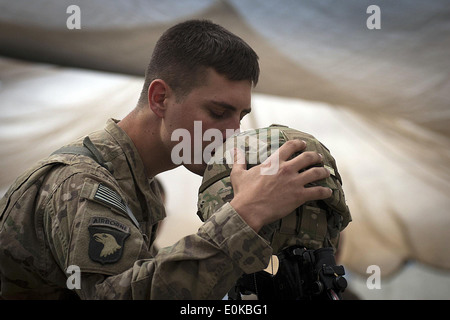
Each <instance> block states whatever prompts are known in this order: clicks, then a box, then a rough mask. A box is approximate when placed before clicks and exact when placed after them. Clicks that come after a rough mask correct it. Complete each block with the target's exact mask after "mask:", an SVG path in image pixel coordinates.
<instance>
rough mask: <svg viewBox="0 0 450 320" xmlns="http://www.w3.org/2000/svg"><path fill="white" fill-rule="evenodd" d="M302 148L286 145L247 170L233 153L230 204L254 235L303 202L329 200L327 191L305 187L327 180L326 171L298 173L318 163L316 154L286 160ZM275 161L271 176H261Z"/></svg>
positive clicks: (297, 143)
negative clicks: (231, 196)
mask: <svg viewBox="0 0 450 320" xmlns="http://www.w3.org/2000/svg"><path fill="white" fill-rule="evenodd" d="M305 148H306V143H305V142H304V141H301V140H290V141H287V142H286V143H285V144H284V145H283V146H281V148H279V149H278V150H277V151H276V152H275V153H273V154H272V155H271V156H270V157H269V158H267V160H266V161H264V162H263V163H262V164H260V165H258V166H255V167H253V168H251V169H248V170H247V169H246V164H245V157H244V155H243V153H242V151H240V150H238V149H236V150H235V153H234V163H233V169H232V171H231V175H230V177H231V184H232V186H233V190H234V198H233V200H232V201H231V202H230V204H231V205H232V206H233V208H234V209H235V210H236V211H237V212H238V214H239V215H240V216H241V217H242V219H244V221H245V222H246V223H247V224H248V225H249V226H250V227H251V228H253V229H254V230H255V231H256V232H258V231H259V230H260V229H261V228H262V227H263V226H264V225H266V224H269V223H271V222H274V221H276V220H279V219H281V218H283V217H285V216H286V215H288V214H289V213H291V212H292V211H293V210H294V209H295V208H297V207H299V206H301V205H302V204H304V203H305V202H307V201H311V200H321V199H326V198H328V197H330V196H331V194H332V191H331V189H329V188H325V187H320V186H315V187H305V185H307V184H308V183H311V182H313V181H317V180H320V179H325V178H327V177H329V176H330V172H329V171H328V170H327V169H326V168H324V167H313V168H310V169H308V170H305V171H302V172H300V173H299V171H300V170H303V169H305V168H308V167H310V166H312V165H315V164H318V163H321V162H322V156H321V155H320V154H318V153H316V152H309V151H308V152H303V153H301V154H300V155H298V156H296V157H295V158H293V159H291V160H288V159H289V158H290V157H291V156H292V155H293V154H295V153H296V152H299V151H302V150H303V149H305ZM275 157H278V159H277V158H275ZM277 160H278V161H279V164H278V170H277V171H276V172H275V173H274V174H273V175H262V174H261V169H262V168H268V167H270V166H271V163H272V162H273V161H277Z"/></svg>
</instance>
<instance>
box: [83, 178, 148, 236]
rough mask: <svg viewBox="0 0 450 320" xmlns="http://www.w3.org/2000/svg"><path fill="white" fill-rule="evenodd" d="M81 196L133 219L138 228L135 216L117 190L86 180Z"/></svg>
mask: <svg viewBox="0 0 450 320" xmlns="http://www.w3.org/2000/svg"><path fill="white" fill-rule="evenodd" d="M81 196H82V197H84V198H86V199H90V200H92V201H95V202H98V203H100V204H103V205H106V206H107V207H109V208H111V209H113V210H116V211H119V212H121V213H123V214H126V215H127V216H128V217H129V218H130V219H131V220H132V221H133V223H134V225H135V226H136V227H137V228H138V229H139V227H140V225H139V222H138V221H137V219H136V217H135V216H134V215H133V213H132V212H131V210H130V208H129V207H128V206H127V204H126V203H125V201H124V200H123V199H122V198H121V197H120V195H119V194H118V193H117V192H115V191H114V190H112V189H111V188H109V187H107V186H105V185H104V184H101V183H99V184H92V183H88V182H86V183H85V185H84V186H83V190H82V191H81Z"/></svg>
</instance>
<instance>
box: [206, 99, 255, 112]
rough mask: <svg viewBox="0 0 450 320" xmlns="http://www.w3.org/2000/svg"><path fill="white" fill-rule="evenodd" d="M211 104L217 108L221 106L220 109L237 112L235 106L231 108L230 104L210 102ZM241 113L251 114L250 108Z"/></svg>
mask: <svg viewBox="0 0 450 320" xmlns="http://www.w3.org/2000/svg"><path fill="white" fill-rule="evenodd" d="M211 103H213V104H215V105H218V106H221V107H223V108H225V109H228V110H231V111H237V108H236V107H235V106H233V105H231V104H229V103H227V102H224V101H216V100H211ZM242 111H244V112H246V113H250V112H252V108H248V109H244V110H242Z"/></svg>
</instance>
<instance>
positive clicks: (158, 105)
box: [148, 79, 170, 118]
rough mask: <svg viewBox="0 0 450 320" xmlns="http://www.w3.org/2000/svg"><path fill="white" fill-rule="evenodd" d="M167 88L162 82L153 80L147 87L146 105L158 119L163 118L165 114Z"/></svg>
mask: <svg viewBox="0 0 450 320" xmlns="http://www.w3.org/2000/svg"><path fill="white" fill-rule="evenodd" d="M169 90H170V89H169V86H168V85H167V83H166V82H165V81H164V80H161V79H155V80H153V81H152V83H150V85H149V86H148V104H149V106H150V109H152V111H153V112H154V113H155V114H156V115H157V116H158V117H160V118H164V114H165V112H166V104H165V101H166V98H167V96H168V94H169Z"/></svg>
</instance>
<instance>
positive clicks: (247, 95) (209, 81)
mask: <svg viewBox="0 0 450 320" xmlns="http://www.w3.org/2000/svg"><path fill="white" fill-rule="evenodd" d="M251 91H252V84H251V82H250V81H249V80H229V79H228V78H226V77H225V76H223V75H221V74H219V73H217V72H216V71H214V70H213V69H207V70H206V76H205V78H204V81H203V82H202V83H201V84H200V86H198V87H196V88H194V89H193V90H192V91H191V93H190V94H189V95H190V96H192V97H193V98H195V99H199V100H201V101H202V102H203V103H214V104H216V105H219V106H223V107H228V108H234V109H236V110H238V111H242V110H245V109H249V108H250V105H251Z"/></svg>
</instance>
